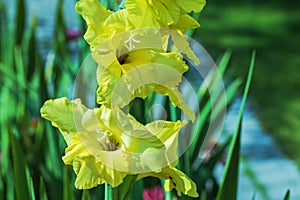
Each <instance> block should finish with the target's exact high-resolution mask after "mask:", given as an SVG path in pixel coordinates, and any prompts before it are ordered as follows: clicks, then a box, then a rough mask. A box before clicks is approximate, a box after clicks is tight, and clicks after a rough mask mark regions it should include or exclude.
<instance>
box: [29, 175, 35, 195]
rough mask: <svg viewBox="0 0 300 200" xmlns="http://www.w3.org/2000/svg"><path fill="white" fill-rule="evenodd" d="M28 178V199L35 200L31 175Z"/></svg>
mask: <svg viewBox="0 0 300 200" xmlns="http://www.w3.org/2000/svg"><path fill="white" fill-rule="evenodd" d="M29 179H30V180H29V184H30V199H31V200H35V192H34V185H33V180H32V178H31V177H30V178H29Z"/></svg>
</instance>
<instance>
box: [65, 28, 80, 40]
mask: <svg viewBox="0 0 300 200" xmlns="http://www.w3.org/2000/svg"><path fill="white" fill-rule="evenodd" d="M81 35H82V33H81V30H79V29H69V28H67V30H66V38H67V40H76V39H78V38H79V37H80V36H81Z"/></svg>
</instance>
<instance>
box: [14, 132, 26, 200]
mask: <svg viewBox="0 0 300 200" xmlns="http://www.w3.org/2000/svg"><path fill="white" fill-rule="evenodd" d="M16 131H17V130H16V129H14V132H16ZM11 143H12V155H13V163H14V165H13V169H14V175H15V177H14V179H15V189H16V195H17V199H18V200H30V193H29V187H28V182H27V175H26V167H27V165H26V162H25V159H24V154H23V150H22V148H21V145H20V142H19V140H18V139H17V138H16V136H15V134H12V135H11Z"/></svg>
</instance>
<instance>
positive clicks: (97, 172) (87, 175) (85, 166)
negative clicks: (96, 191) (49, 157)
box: [63, 133, 127, 189]
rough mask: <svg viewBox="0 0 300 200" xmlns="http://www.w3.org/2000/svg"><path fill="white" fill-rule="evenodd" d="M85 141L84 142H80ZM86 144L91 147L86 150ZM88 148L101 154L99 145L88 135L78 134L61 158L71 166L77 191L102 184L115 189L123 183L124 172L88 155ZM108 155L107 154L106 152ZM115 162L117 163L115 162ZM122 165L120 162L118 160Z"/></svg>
mask: <svg viewBox="0 0 300 200" xmlns="http://www.w3.org/2000/svg"><path fill="white" fill-rule="evenodd" d="M82 140H85V141H82ZM87 144H89V145H91V146H90V147H89V149H88V150H87V146H86V145H87ZM90 148H95V150H96V151H97V153H98V154H100V155H101V154H102V153H103V152H105V151H103V150H101V147H100V144H99V143H98V141H97V140H95V138H93V136H91V135H90V134H88V133H78V134H76V135H74V136H73V138H72V143H71V145H70V146H68V147H67V148H66V155H65V156H64V157H63V161H64V162H65V164H68V165H73V169H74V171H75V173H76V175H77V177H76V181H75V186H76V188H78V189H90V188H93V187H95V186H97V185H99V184H103V183H104V182H106V183H108V184H110V185H111V186H112V187H116V186H118V185H120V184H121V183H122V182H123V179H124V177H125V176H126V175H127V173H126V172H121V171H118V170H116V169H114V168H111V167H109V166H107V165H105V164H103V163H102V162H101V161H99V160H97V159H96V158H95V156H94V155H92V154H91V153H90ZM105 153H106V154H107V152H105ZM108 153H109V152H108ZM115 162H117V161H116V160H115ZM118 162H119V164H122V160H118Z"/></svg>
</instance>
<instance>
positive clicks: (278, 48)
mask: <svg viewBox="0 0 300 200" xmlns="http://www.w3.org/2000/svg"><path fill="white" fill-rule="evenodd" d="M299 11H300V10H299V6H298V7H297V6H294V7H293V6H290V7H285V6H284V5H280V6H278V5H277V6H274V5H263V4H256V5H255V4H251V5H239V4H235V5H213V4H210V3H209V2H208V5H207V6H206V8H205V9H204V11H203V13H202V14H201V16H200V23H201V22H202V23H201V25H202V28H201V29H199V30H198V31H197V32H196V37H197V39H198V41H200V42H201V44H202V45H203V46H204V47H205V48H206V50H207V51H208V52H209V53H210V54H211V55H212V57H213V58H214V59H215V60H216V58H217V56H218V55H219V54H220V53H221V52H222V51H224V49H227V48H229V49H232V50H233V56H232V57H233V59H232V63H231V66H232V67H231V68H230V69H231V70H232V71H231V74H234V75H237V76H243V75H245V74H247V73H245V71H246V70H247V66H248V65H247V64H248V63H247V61H248V60H249V57H250V54H251V52H250V51H251V50H256V51H257V59H256V69H255V73H254V77H253V82H252V84H253V85H252V88H251V91H250V96H249V97H250V99H251V106H252V108H253V109H254V111H255V113H256V116H257V117H258V119H259V120H260V122H261V125H262V126H263V128H264V129H265V130H267V132H269V133H270V134H271V135H272V136H273V137H274V138H275V140H276V142H277V143H278V145H279V146H280V148H281V149H282V150H283V152H284V153H285V154H286V155H288V156H289V157H290V158H292V159H294V160H295V161H296V162H297V163H298V164H300V150H299V148H298V146H299V144H300V134H299V132H300V121H299V119H300V101H299V100H300V93H299V88H300V81H299V80H300V73H299V69H300V68H299V67H300V58H299V54H300V49H299V47H300V41H299V39H298V37H299V33H300V23H299V22H300V16H299V14H297V13H299Z"/></svg>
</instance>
